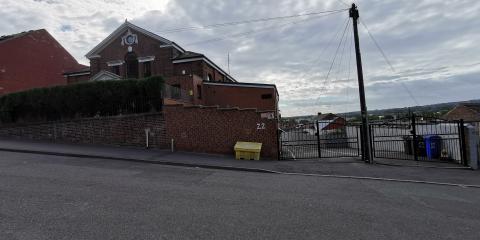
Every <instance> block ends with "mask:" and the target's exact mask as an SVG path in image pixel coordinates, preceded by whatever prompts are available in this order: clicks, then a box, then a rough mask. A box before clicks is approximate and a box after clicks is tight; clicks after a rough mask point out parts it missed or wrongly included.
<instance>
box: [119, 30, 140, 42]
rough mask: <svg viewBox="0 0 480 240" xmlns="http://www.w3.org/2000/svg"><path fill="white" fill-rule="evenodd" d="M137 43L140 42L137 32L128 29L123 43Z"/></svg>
mask: <svg viewBox="0 0 480 240" xmlns="http://www.w3.org/2000/svg"><path fill="white" fill-rule="evenodd" d="M135 43H138V39H137V34H133V33H132V32H130V30H128V32H127V33H126V34H125V36H123V37H122V45H128V46H130V45H133V44H135Z"/></svg>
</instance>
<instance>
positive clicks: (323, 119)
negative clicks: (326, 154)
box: [317, 113, 347, 131]
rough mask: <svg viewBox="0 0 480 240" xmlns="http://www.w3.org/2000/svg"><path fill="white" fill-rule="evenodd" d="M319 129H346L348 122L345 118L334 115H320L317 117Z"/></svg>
mask: <svg viewBox="0 0 480 240" xmlns="http://www.w3.org/2000/svg"><path fill="white" fill-rule="evenodd" d="M317 121H318V127H319V129H320V131H321V130H334V129H342V128H345V124H346V123H347V121H346V120H345V118H343V117H340V116H338V115H336V114H333V113H327V114H322V113H318V115H317Z"/></svg>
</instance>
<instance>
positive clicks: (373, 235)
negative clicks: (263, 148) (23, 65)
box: [0, 152, 480, 240]
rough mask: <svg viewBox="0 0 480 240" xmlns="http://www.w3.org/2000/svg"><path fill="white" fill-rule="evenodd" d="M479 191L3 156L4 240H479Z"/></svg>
mask: <svg viewBox="0 0 480 240" xmlns="http://www.w3.org/2000/svg"><path fill="white" fill-rule="evenodd" d="M479 226H480V189H474V188H460V187H448V186H435V185H425V184H412V183H395V182H382V181H369V180H350V179H335V178H319V177H306V176H286V175H275V174H264V173H247V172H234V171H220V170H206V169H195V168H179V167H165V166H160V165H151V164H143V163H133V162H122V161H114V160H98V159H81V158H67V157H54V156H46V155H34V154H21V153H8V152H0V239H408V240H411V239H479V237H478V236H480V228H479Z"/></svg>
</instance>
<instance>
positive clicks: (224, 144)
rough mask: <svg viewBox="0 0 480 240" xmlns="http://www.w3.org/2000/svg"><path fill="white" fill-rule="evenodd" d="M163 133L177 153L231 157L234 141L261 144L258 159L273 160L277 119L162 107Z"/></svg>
mask: <svg viewBox="0 0 480 240" xmlns="http://www.w3.org/2000/svg"><path fill="white" fill-rule="evenodd" d="M164 114H165V122H166V134H167V136H168V138H169V139H171V138H173V139H174V142H175V147H176V149H177V150H181V151H192V152H206V153H221V154H233V153H234V150H233V147H234V145H235V143H236V142H237V141H247V142H260V143H262V144H263V146H262V152H261V157H262V158H272V159H277V157H278V142H277V129H278V126H277V120H276V119H266V118H262V117H261V113H260V112H257V111H256V110H238V109H219V108H217V107H198V106H192V107H183V106H179V105H176V106H175V105H172V106H165V107H164Z"/></svg>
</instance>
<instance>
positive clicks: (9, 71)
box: [0, 29, 86, 95]
mask: <svg viewBox="0 0 480 240" xmlns="http://www.w3.org/2000/svg"><path fill="white" fill-rule="evenodd" d="M0 53H1V54H0V95H3V94H7V93H12V92H18V91H24V90H28V89H32V88H40V87H50V86H56V85H65V84H67V79H66V78H65V77H64V76H63V74H64V73H65V72H68V71H79V70H81V69H84V68H85V67H86V66H84V65H81V64H79V63H78V62H77V61H76V60H75V58H73V57H72V55H70V53H68V52H67V50H65V49H64V48H63V47H62V46H61V45H60V43H58V42H57V40H55V38H53V37H52V35H50V34H49V33H48V32H47V30H45V29H40V30H32V31H28V32H22V33H17V34H13V35H7V36H1V37H0Z"/></svg>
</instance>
